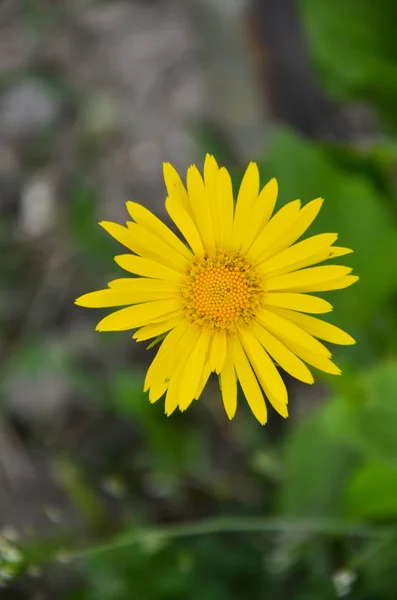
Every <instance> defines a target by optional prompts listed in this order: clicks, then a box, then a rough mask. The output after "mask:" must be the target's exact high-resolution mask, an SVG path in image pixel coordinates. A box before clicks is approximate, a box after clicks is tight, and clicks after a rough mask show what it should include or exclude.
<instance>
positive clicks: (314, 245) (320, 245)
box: [260, 233, 338, 274]
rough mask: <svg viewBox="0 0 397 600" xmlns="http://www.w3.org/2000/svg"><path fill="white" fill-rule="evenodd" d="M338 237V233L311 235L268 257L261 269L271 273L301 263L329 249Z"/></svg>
mask: <svg viewBox="0 0 397 600" xmlns="http://www.w3.org/2000/svg"><path fill="white" fill-rule="evenodd" d="M337 238H338V235H337V234H336V233H320V235H315V236H313V237H310V238H308V239H307V240H303V241H302V242H299V243H298V244H295V245H294V246H290V247H289V248H287V249H286V250H283V251H282V252H279V253H278V254H276V255H275V256H273V257H272V258H268V259H266V260H265V261H264V262H263V263H262V264H261V265H260V270H261V272H262V273H263V274H269V273H272V272H273V271H278V270H280V269H284V268H285V267H289V266H290V265H294V264H296V263H299V262H301V261H302V260H307V259H308V258H311V257H312V256H313V255H316V254H318V253H319V252H323V251H324V250H329V246H331V244H333V243H334V242H335V241H336V240H337ZM294 270H296V269H294Z"/></svg>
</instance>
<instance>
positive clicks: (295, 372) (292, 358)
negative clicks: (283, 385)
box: [252, 324, 314, 383]
mask: <svg viewBox="0 0 397 600" xmlns="http://www.w3.org/2000/svg"><path fill="white" fill-rule="evenodd" d="M252 331H253V333H254V334H255V335H256V337H257V338H258V340H259V342H260V343H261V344H262V346H263V347H264V348H265V350H266V351H267V352H268V353H269V354H270V356H271V357H272V358H273V359H274V360H275V361H276V362H277V363H278V364H279V365H280V367H281V368H282V369H284V371H286V372H287V373H289V374H290V375H291V376H292V377H295V379H299V381H303V382H304V383H313V382H314V379H313V375H312V374H311V373H310V371H309V369H308V368H307V366H306V365H305V363H304V362H302V361H301V360H300V359H299V358H298V357H297V356H296V355H295V354H294V353H293V352H291V350H289V349H288V348H287V346H285V345H284V344H283V343H282V342H280V340H278V339H277V338H276V337H275V336H274V335H272V334H271V333H270V332H269V331H267V330H266V329H264V328H263V327H261V326H260V325H258V324H255V325H254V326H253V328H252Z"/></svg>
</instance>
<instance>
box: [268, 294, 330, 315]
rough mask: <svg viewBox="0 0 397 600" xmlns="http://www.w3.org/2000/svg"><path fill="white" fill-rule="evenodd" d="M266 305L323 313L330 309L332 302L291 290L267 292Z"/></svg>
mask: <svg viewBox="0 0 397 600" xmlns="http://www.w3.org/2000/svg"><path fill="white" fill-rule="evenodd" d="M266 305H268V306H279V307H281V308H290V309H291V310H297V311H298V312H308V313H314V314H323V313H327V312H330V311H331V310H332V304H330V303H329V302H327V300H323V298H317V296H309V295H307V294H296V293H293V292H269V293H268V294H267V295H266Z"/></svg>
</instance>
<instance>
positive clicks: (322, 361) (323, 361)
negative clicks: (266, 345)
mask: <svg viewBox="0 0 397 600" xmlns="http://www.w3.org/2000/svg"><path fill="white" fill-rule="evenodd" d="M283 341H284V344H285V345H286V346H287V347H288V348H289V349H290V350H291V352H293V353H294V354H296V355H297V356H299V358H301V359H302V360H304V361H305V362H306V363H307V364H308V365H311V366H312V367H315V368H316V369H319V370H320V371H324V373H329V374H330V375H340V374H341V370H340V369H339V367H337V366H336V365H335V364H334V363H333V362H332V361H331V360H329V358H326V357H325V356H320V355H319V354H316V353H315V352H310V351H309V350H307V349H306V348H303V347H302V346H301V345H299V344H296V343H295V342H292V341H291V340H290V339H288V340H287V339H285V340H283Z"/></svg>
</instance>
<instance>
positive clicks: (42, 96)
mask: <svg viewBox="0 0 397 600" xmlns="http://www.w3.org/2000/svg"><path fill="white" fill-rule="evenodd" d="M59 113H60V102H59V100H58V99H57V98H56V97H55V96H54V94H52V93H51V91H50V90H48V88H47V87H46V86H45V85H43V84H42V83H40V82H39V81H36V80H34V79H27V80H24V81H20V82H18V83H16V84H14V85H13V86H11V87H9V88H8V89H6V90H5V92H4V93H3V95H2V97H1V98H0V136H1V135H3V136H6V137H7V138H12V139H18V138H25V137H27V136H32V135H36V134H38V133H40V132H41V131H43V130H44V129H46V128H47V127H49V126H50V125H52V124H53V123H54V122H55V121H56V119H57V117H58V116H59Z"/></svg>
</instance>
